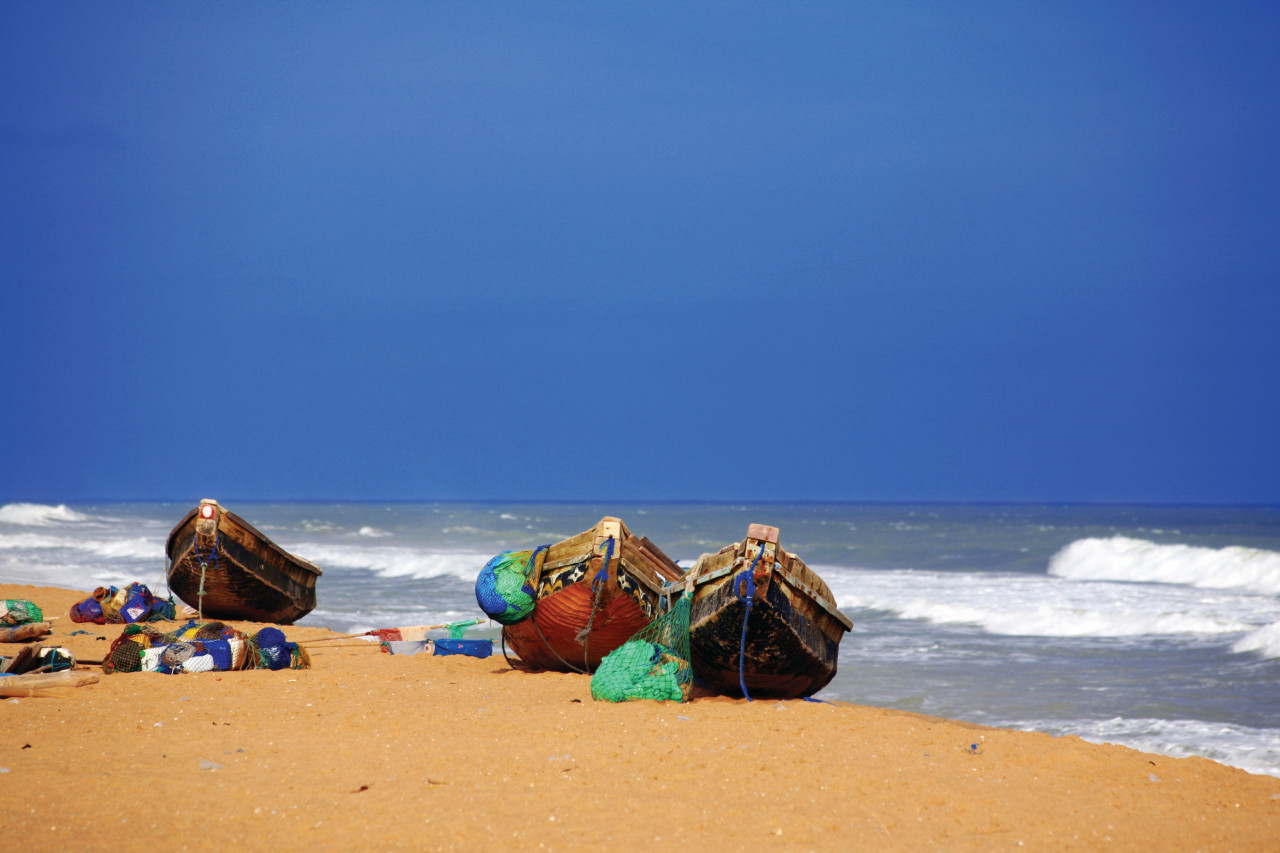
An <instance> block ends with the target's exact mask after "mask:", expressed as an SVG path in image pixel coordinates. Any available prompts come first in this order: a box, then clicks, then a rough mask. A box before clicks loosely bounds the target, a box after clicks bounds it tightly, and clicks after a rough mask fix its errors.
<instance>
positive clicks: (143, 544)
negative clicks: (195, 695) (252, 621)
mask: <svg viewBox="0 0 1280 853" xmlns="http://www.w3.org/2000/svg"><path fill="white" fill-rule="evenodd" d="M192 506H194V501H193V502H192V503H191V504H187V505H183V504H173V503H145V504H104V505H92V506H90V505H84V506H81V505H75V506H61V505H60V506H49V505H43V504H20V503H12V504H8V505H4V506H0V581H4V582H10V583H31V584H41V585H49V586H61V587H68V588H72V589H82V590H91V589H92V588H94V587H95V586H100V585H108V584H116V585H121V584H125V583H129V582H132V581H139V582H142V583H146V584H147V585H149V586H150V587H152V589H153V590H156V591H158V592H160V593H162V594H164V592H165V589H166V587H165V581H164V567H165V559H164V542H165V539H166V537H167V536H168V533H169V531H170V530H171V529H172V527H173V526H174V525H175V524H176V523H177V522H178V521H179V520H180V519H181V518H182V516H183V515H184V514H185V513H186V512H187V511H188V510H190V509H191V507H192ZM229 508H230V509H231V510H232V511H234V512H236V513H237V514H239V515H240V516H242V517H243V518H245V519H246V520H247V521H249V522H250V523H252V524H253V525H255V526H256V527H258V528H259V529H260V530H261V531H262V532H263V533H265V534H266V535H267V536H269V537H271V538H272V539H273V540H275V541H276V542H277V543H278V544H279V545H280V546H281V547H283V548H285V549H286V550H288V551H291V552H293V553H295V554H298V555H300V556H303V557H306V558H307V559H309V560H311V561H312V562H315V563H317V564H318V565H320V566H321V567H322V568H323V569H324V575H323V577H321V578H320V580H319V582H318V584H317V595H318V599H319V605H318V607H317V608H316V610H315V611H314V612H313V613H311V614H310V615H309V616H307V617H306V618H305V619H303V620H302V624H308V625H320V626H326V627H330V628H332V629H334V630H337V631H340V632H342V633H354V632H357V631H365V630H369V629H373V628H389V627H400V626H408V625H435V624H442V623H446V622H454V621H460V620H464V619H468V618H472V617H476V616H479V615H480V612H479V610H478V608H477V606H476V602H475V593H474V588H475V578H476V574H477V573H478V571H479V569H480V567H481V566H483V565H484V563H485V562H486V561H487V560H488V559H489V558H490V557H492V556H493V555H494V554H496V553H498V552H499V551H502V550H507V549H524V548H532V547H535V546H537V545H543V544H547V543H550V542H554V541H557V540H559V539H563V538H565V537H567V536H570V535H573V534H575V533H579V532H581V531H583V530H585V529H587V528H589V527H590V526H591V525H593V524H594V523H595V522H596V521H598V520H599V519H600V518H601V517H602V516H604V515H614V516H618V517H621V518H622V519H623V521H625V522H626V523H627V525H628V527H629V528H630V529H631V531H632V532H633V533H635V534H637V535H642V536H647V537H649V538H650V539H651V540H653V541H654V542H655V543H656V544H657V545H658V546H659V547H660V548H662V549H663V550H664V551H666V552H667V554H668V555H670V556H671V557H672V558H674V559H676V560H678V561H679V562H680V563H681V565H684V566H686V567H687V566H690V565H692V564H693V562H694V561H695V560H696V559H697V557H698V555H699V554H702V553H704V552H708V551H715V550H718V549H719V548H720V547H722V546H723V545H726V544H729V543H732V542H736V541H738V540H740V539H741V538H742V537H743V536H744V535H745V534H746V530H747V525H748V524H750V523H753V522H759V523H764V524H771V525H774V526H776V527H778V528H780V530H781V544H782V546H783V547H784V548H785V549H787V550H789V551H791V552H793V553H796V554H798V555H799V556H800V557H802V558H803V559H804V560H805V561H806V562H807V563H808V564H809V565H810V566H811V567H812V568H814V569H815V570H816V571H817V572H818V573H819V574H820V575H821V576H822V577H823V578H824V579H825V580H826V581H827V583H828V585H829V586H830V587H831V589H832V592H833V593H834V595H835V598H836V600H837V603H838V605H839V606H840V608H841V609H842V610H843V611H844V612H845V613H846V614H847V615H848V616H849V617H850V618H852V619H853V621H854V628H853V631H852V632H850V633H849V634H848V635H847V636H846V637H845V639H844V641H843V643H842V644H841V647H840V665H839V672H838V674H837V675H836V677H835V680H834V681H833V682H832V683H831V685H830V686H828V687H827V688H826V689H825V690H824V691H822V692H821V693H820V694H819V696H818V698H821V699H827V700H843V701H850V702H857V703H861V704H867V705H873V706H879V707H884V708H898V709H903V710H909V711H917V712H920V713H924V714H930V715H935V716H941V717H948V718H952V719H959V720H967V721H970V722H975V723H982V724H985V725H991V726H1003V727H1012V728H1019V729H1027V730H1034V731H1043V732H1049V733H1052V734H1076V735H1080V736H1081V737H1083V738H1085V739H1087V740H1091V741H1095V742H1110V743H1118V744H1123V745H1126V746H1131V747H1134V748H1137V749H1141V750H1144V751H1148V752H1155V753H1162V754H1166V755H1172V756H1187V755H1200V756H1205V757H1208V758H1212V759H1214V760H1217V761H1220V762H1223V763H1225V764H1231V765H1235V766H1238V767H1241V768H1244V769H1245V770H1248V771H1250V772H1253V773H1263V774H1270V775H1273V776H1280V509H1276V508H1205V507H1117V506H1023V505H1018V506H978V505H921V506H909V505H857V504H854V505H849V504H798V505H763V504H762V505H726V504H701V503H693V504H631V503H617V504H608V505H603V504H536V503H535V504H480V503H434V504H371V503H290V504H239V505H231V506H229ZM470 636H475V637H485V636H489V637H494V638H496V637H497V633H496V631H494V630H493V629H480V630H476V629H473V632H472V633H471V634H470Z"/></svg>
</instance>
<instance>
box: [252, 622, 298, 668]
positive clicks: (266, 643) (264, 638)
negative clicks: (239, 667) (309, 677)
mask: <svg viewBox="0 0 1280 853" xmlns="http://www.w3.org/2000/svg"><path fill="white" fill-rule="evenodd" d="M249 649H250V652H251V653H252V660H251V661H249V662H248V663H247V665H246V666H245V669H310V668H311V656H310V655H308V654H307V650H306V649H304V648H302V646H300V645H298V644H297V643H291V642H289V641H288V640H286V639H285V636H284V632H283V631H281V630H280V629H279V628H263V629H262V630H261V631H259V632H258V633H256V634H254V635H253V636H252V637H250V638H249Z"/></svg>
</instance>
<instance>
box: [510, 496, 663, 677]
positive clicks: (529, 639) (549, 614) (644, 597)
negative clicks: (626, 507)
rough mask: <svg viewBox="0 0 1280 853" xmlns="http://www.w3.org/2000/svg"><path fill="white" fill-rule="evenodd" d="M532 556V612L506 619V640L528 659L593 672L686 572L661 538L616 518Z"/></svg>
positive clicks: (541, 665)
mask: <svg viewBox="0 0 1280 853" xmlns="http://www.w3.org/2000/svg"><path fill="white" fill-rule="evenodd" d="M530 562H531V563H532V564H533V565H532V566H531V567H530V570H529V573H528V575H526V582H527V583H528V585H529V586H530V587H531V588H532V589H533V590H534V591H535V595H534V607H533V612H532V614H530V615H529V616H527V617H526V618H524V619H523V620H521V621H519V622H517V623H515V624H512V625H506V626H504V628H503V641H504V642H505V643H506V644H507V645H510V646H511V649H512V651H514V652H515V653H516V654H517V655H518V656H519V657H520V659H521V660H522V661H523V662H524V663H525V664H526V665H528V666H530V667H533V668H536V669H546V670H553V671H558V672H595V669H596V667H597V666H599V665H600V660H601V659H602V658H603V657H604V656H605V655H607V654H608V653H609V652H611V651H613V650H614V649H616V648H617V647H618V646H620V645H622V644H623V643H625V642H626V641H627V640H629V639H631V636H632V635H633V634H635V633H636V631H639V630H640V629H641V628H643V627H645V626H646V625H648V624H649V623H650V622H651V621H653V618H654V617H655V616H656V615H657V614H658V612H659V599H660V598H661V596H662V592H663V587H665V586H666V585H667V584H669V583H671V582H672V581H675V580H678V579H679V578H680V577H681V575H682V573H681V570H680V567H679V566H678V565H676V563H675V561H674V560H672V559H671V558H670V557H668V556H667V555H666V554H664V553H662V551H661V550H660V549H659V548H658V547H657V546H656V545H654V544H653V543H652V542H650V541H649V540H648V539H645V538H643V537H637V536H633V535H632V534H631V531H630V530H628V529H627V526H626V525H625V524H623V523H622V521H621V520H620V519H617V518H611V517H605V518H602V519H601V520H600V521H599V522H598V523H597V524H596V525H595V526H594V527H592V528H591V529H590V530H587V531H584V532H582V533H579V534H578V535H577V536H571V537H570V538H568V539H565V540H563V541H561V542H557V543H556V544H554V545H551V546H549V547H548V548H547V550H546V553H545V554H544V555H539V559H537V560H532V561H530Z"/></svg>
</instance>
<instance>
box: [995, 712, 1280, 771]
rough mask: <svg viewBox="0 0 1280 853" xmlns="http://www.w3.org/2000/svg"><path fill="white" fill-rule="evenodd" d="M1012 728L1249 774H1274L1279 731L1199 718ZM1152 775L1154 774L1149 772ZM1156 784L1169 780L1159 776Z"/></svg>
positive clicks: (1279, 759)
mask: <svg viewBox="0 0 1280 853" xmlns="http://www.w3.org/2000/svg"><path fill="white" fill-rule="evenodd" d="M1012 727H1013V728H1018V729H1024V730H1028V731H1041V732H1048V733H1050V734H1058V735H1061V734H1074V735H1079V736H1080V737H1082V738H1084V739H1085V740H1087V741H1090V742H1092V743H1114V744H1118V745H1120V746H1127V747H1129V748H1130V749H1136V750H1139V751H1141V752H1150V753H1154V754H1156V755H1167V756H1169V757H1171V758H1187V757H1190V756H1193V755H1198V756H1200V757H1201V758H1210V759H1212V760H1214V761H1217V762H1219V763H1220V764H1229V765H1231V766H1232V767H1239V768H1240V769H1242V770H1247V771H1248V772H1250V773H1259V774H1262V775H1265V776H1280V729H1255V728H1250V727H1248V726H1238V725H1233V724H1231V723H1211V722H1206V721H1203V720H1160V719H1145V718H1144V719H1124V718H1122V717H1115V718H1113V719H1110V720H1085V721H1073V722H1069V723H1066V722H1047V721H1042V722H1023V723H1014V724H1012ZM1153 775H1154V774H1153ZM1152 781H1153V783H1157V782H1174V781H1176V779H1175V778H1161V777H1160V776H1159V775H1156V778H1155V779H1154V780H1152Z"/></svg>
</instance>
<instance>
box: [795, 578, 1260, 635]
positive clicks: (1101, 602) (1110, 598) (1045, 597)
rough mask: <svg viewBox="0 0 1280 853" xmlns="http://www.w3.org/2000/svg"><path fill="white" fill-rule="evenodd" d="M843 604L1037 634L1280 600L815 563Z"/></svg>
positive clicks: (1250, 616)
mask: <svg viewBox="0 0 1280 853" xmlns="http://www.w3.org/2000/svg"><path fill="white" fill-rule="evenodd" d="M816 569H817V571H818V572H819V573H820V574H821V575H822V576H823V577H824V578H825V579H826V581H827V583H828V584H829V585H830V586H831V589H832V592H833V594H834V595H835V596H836V599H837V604H838V606H839V607H841V608H842V609H845V610H849V609H855V608H866V609H870V610H881V611H886V612H889V613H893V614H895V615H896V616H898V617H900V618H903V619H919V620H923V621H926V622H930V623H933V624H937V625H974V626H977V627H980V628H981V629H983V630H984V631H987V632H989V633H993V634H1003V635H1008V636H1035V637H1139V636H1146V635H1218V634H1231V633H1242V632H1246V631H1250V630H1254V629H1256V628H1257V627H1259V626H1261V625H1264V624H1268V623H1270V622H1275V621H1280V601H1277V600H1276V599H1275V598H1272V597H1270V596H1262V595H1256V594H1250V593H1247V592H1243V591H1222V592H1219V593H1217V594H1215V595H1205V594H1204V593H1203V592H1200V591H1197V590H1195V589H1193V588H1190V587H1179V586H1161V585H1138V584H1124V583H1113V582H1108V581H1072V580H1067V579H1064V578H1060V577H1050V576H1045V575H1009V574H1003V573H983V572H932V571H929V572H926V571H882V570H851V569H842V568H837V567H832V566H819V567H816Z"/></svg>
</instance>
